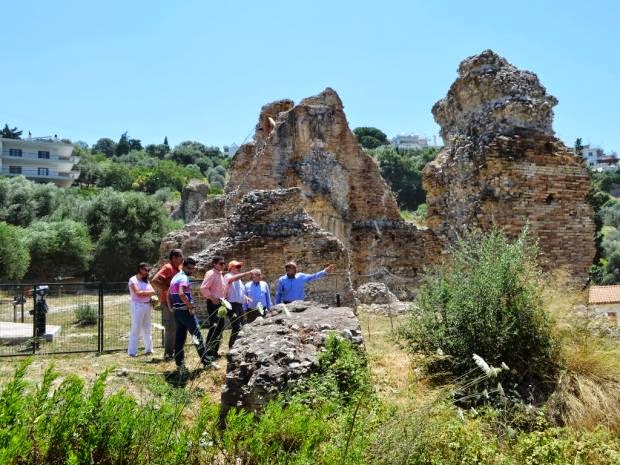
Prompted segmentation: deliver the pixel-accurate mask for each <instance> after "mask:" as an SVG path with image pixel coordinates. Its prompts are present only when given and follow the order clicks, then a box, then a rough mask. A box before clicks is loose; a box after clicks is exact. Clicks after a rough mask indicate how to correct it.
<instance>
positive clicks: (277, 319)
mask: <svg viewBox="0 0 620 465" xmlns="http://www.w3.org/2000/svg"><path fill="white" fill-rule="evenodd" d="M284 308H285V307H284V306H283V305H276V306H275V307H274V308H273V312H274V314H273V316H270V317H268V318H259V319H257V320H256V321H254V322H253V323H250V324H247V325H245V326H244V327H243V330H242V332H241V333H240V334H239V337H238V338H237V340H236V341H235V345H234V346H233V348H232V349H231V350H230V351H229V352H228V356H227V357H228V366H227V369H226V384H225V386H224V389H223V391H222V412H223V415H225V414H226V412H227V411H228V410H229V409H230V408H242V409H246V410H248V411H252V412H260V411H261V409H262V408H263V406H264V405H265V404H266V403H267V402H268V401H269V400H270V399H273V398H274V397H276V396H277V395H278V394H279V393H281V392H282V391H284V390H285V389H286V388H287V387H288V386H290V384H291V383H292V382H295V381H296V380H299V379H302V378H304V377H307V376H309V375H310V374H312V373H313V372H315V371H316V370H317V368H318V356H319V354H320V352H321V349H322V348H323V347H324V345H325V340H326V338H327V336H328V335H329V334H330V333H336V334H339V335H340V336H342V337H344V338H345V339H347V340H348V341H350V342H351V343H353V344H355V345H360V344H362V342H363V340H362V334H361V330H360V325H359V321H358V319H357V317H356V316H355V315H354V313H353V310H352V309H351V308H348V307H329V306H327V305H320V304H317V303H314V302H293V303H292V304H289V305H287V306H286V310H284ZM287 312H288V314H287Z"/></svg>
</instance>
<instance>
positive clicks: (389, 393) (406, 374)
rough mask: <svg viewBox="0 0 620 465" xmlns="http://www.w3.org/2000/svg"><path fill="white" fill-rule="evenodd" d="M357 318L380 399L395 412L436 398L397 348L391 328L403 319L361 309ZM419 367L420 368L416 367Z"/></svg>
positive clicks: (419, 373) (429, 386) (398, 347)
mask: <svg viewBox="0 0 620 465" xmlns="http://www.w3.org/2000/svg"><path fill="white" fill-rule="evenodd" d="M358 316H359V319H360V325H361V328H362V333H363V335H364V344H365V345H366V351H367V354H368V362H369V366H370V372H371V376H372V380H373V383H374V386H375V389H376V391H377V394H378V395H379V397H380V398H382V399H383V400H385V401H387V402H388V403H390V404H393V405H396V406H398V407H399V408H405V409H408V410H409V409H415V408H417V407H419V406H421V405H425V404H426V403H428V402H429V401H432V400H433V399H435V398H436V396H437V393H438V392H439V389H438V388H436V387H433V386H431V385H430V384H429V382H428V379H427V378H425V377H423V376H422V370H421V369H419V368H418V364H417V363H416V360H415V359H413V358H411V357H410V355H409V353H408V352H407V351H406V350H405V348H404V347H403V346H401V345H400V344H399V343H398V341H397V340H396V337H395V335H394V332H393V330H392V328H394V329H395V328H397V327H398V326H399V325H400V324H402V323H403V322H404V321H405V319H406V318H407V316H406V315H399V316H393V317H392V319H391V321H390V318H389V317H388V316H387V315H381V314H376V313H368V312H367V311H366V310H365V308H364V306H360V307H359V309H358ZM420 366H422V365H421V364H420Z"/></svg>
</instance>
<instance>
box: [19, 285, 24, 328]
mask: <svg viewBox="0 0 620 465" xmlns="http://www.w3.org/2000/svg"><path fill="white" fill-rule="evenodd" d="M19 289H20V290H19V295H20V297H21V298H20V299H19V300H20V301H21V306H22V321H21V322H22V323H23V322H24V302H26V296H24V288H23V287H21V286H20V288H19Z"/></svg>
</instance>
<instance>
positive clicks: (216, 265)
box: [200, 255, 250, 361]
mask: <svg viewBox="0 0 620 465" xmlns="http://www.w3.org/2000/svg"><path fill="white" fill-rule="evenodd" d="M231 263H232V262H231ZM225 267H226V261H225V260H224V257H222V256H220V255H216V256H214V257H213V258H212V259H211V269H210V270H209V271H207V273H206V274H205V278H204V280H203V281H202V284H201V286H200V292H201V294H202V295H203V296H204V297H205V298H206V299H207V314H208V318H209V333H208V334H207V357H208V359H209V360H211V361H213V360H215V359H217V358H218V357H219V354H218V350H219V348H220V342H221V339H222V333H223V332H224V323H225V321H226V320H225V318H220V317H219V315H218V314H217V311H218V309H219V307H220V305H221V303H222V299H225V298H226V294H227V292H228V286H229V284H230V283H232V282H235V281H237V280H239V279H243V278H245V277H246V276H249V275H250V272H249V271H248V272H247V273H237V274H234V275H231V276H228V277H226V278H225V277H224V276H223V275H222V272H223V271H224V268H225ZM233 342H234V341H233Z"/></svg>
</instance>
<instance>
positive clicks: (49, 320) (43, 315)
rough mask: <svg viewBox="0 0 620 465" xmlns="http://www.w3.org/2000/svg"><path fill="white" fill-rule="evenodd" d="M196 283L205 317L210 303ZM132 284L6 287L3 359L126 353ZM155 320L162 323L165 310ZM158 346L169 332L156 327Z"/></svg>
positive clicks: (0, 295)
mask: <svg viewBox="0 0 620 465" xmlns="http://www.w3.org/2000/svg"><path fill="white" fill-rule="evenodd" d="M199 286H200V283H199V282H195V283H192V287H193V293H194V297H195V300H196V307H197V314H198V317H199V319H200V318H202V319H205V318H204V317H205V316H206V303H205V302H204V299H203V298H202V296H201V295H200V292H198V287H199ZM129 303H130V297H129V291H128V289H127V283H98V282H92V283H75V284H74V283H70V284H69V283H63V284H59V283H29V284H0V357H7V356H19V355H32V354H61V353H75V352H99V353H101V352H109V351H116V350H126V349H127V342H128V335H129V329H130V325H131V315H130V309H129ZM152 321H153V322H154V323H156V324H158V323H159V324H160V323H161V322H162V318H161V311H158V310H156V311H154V312H153V318H152ZM153 343H154V346H155V347H162V345H163V331H162V330H161V329H156V328H153Z"/></svg>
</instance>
